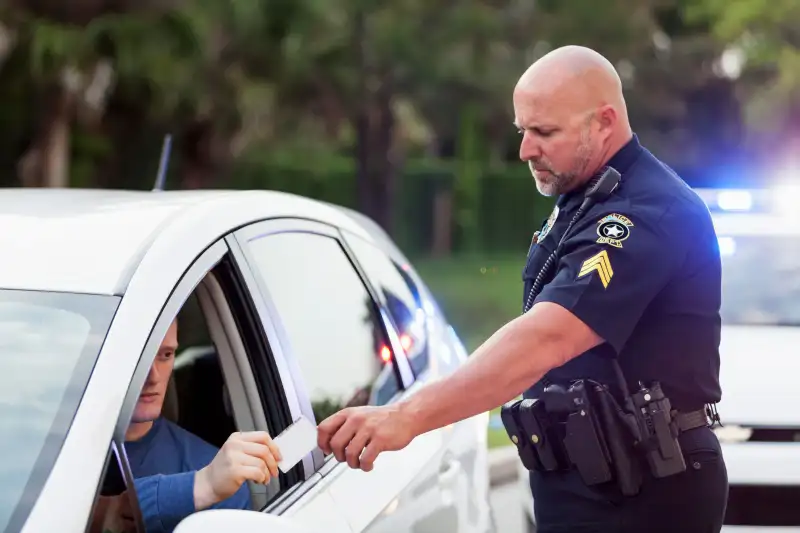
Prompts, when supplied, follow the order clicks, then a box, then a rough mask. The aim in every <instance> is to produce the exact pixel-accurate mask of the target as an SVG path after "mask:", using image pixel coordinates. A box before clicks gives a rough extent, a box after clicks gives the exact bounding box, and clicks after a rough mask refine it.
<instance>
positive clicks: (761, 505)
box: [518, 187, 800, 533]
mask: <svg viewBox="0 0 800 533" xmlns="http://www.w3.org/2000/svg"><path fill="white" fill-rule="evenodd" d="M697 192H698V194H700V196H701V197H702V198H703V199H704V200H705V202H706V204H707V205H708V207H709V210H710V211H711V213H712V216H713V220H714V225H715V228H716V232H717V236H718V240H719V248H720V255H721V256H722V265H723V275H722V298H723V301H722V312H721V314H722V338H721V346H720V357H721V368H720V380H721V384H722V395H723V398H722V401H721V402H720V403H719V404H718V411H719V414H720V417H721V419H722V423H723V427H718V428H717V429H716V432H717V435H718V437H719V439H720V441H721V444H722V448H723V454H724V457H725V462H726V465H727V468H728V478H729V484H730V495H729V502H728V510H727V514H726V517H725V526H724V528H723V531H725V532H731V533H733V532H746V531H752V532H756V531H758V532H765V533H766V532H776V533H777V532H782V531H800V506H799V505H798V502H800V386H798V383H799V382H798V377H800V360H798V353H799V352H800V210H798V209H797V207H796V205H795V204H796V200H795V199H796V198H797V197H798V196H797V195H798V193H799V192H800V188H795V187H783V188H781V187H778V188H775V189H759V190H746V189H739V190H722V189H697ZM687 238H691V236H687ZM518 473H519V477H518V483H519V494H520V495H521V496H522V498H521V503H522V506H523V509H524V516H525V522H526V524H527V526H528V530H529V531H535V525H534V517H533V507H532V503H531V501H532V500H531V492H530V486H529V484H528V472H527V471H526V470H524V469H523V468H522V466H521V464H520V465H519V467H518Z"/></svg>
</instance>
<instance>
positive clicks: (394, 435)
mask: <svg viewBox="0 0 800 533" xmlns="http://www.w3.org/2000/svg"><path fill="white" fill-rule="evenodd" d="M406 417H407V415H406V414H404V413H403V412H401V411H400V410H399V409H397V408H396V407H395V406H388V405H387V406H383V407H349V408H347V409H343V410H341V411H339V412H338V413H336V414H334V415H332V416H329V417H328V418H326V419H325V420H323V421H322V423H321V424H320V425H319V426H318V428H317V444H318V445H319V447H320V449H321V450H322V451H323V452H325V454H330V453H333V455H334V456H335V457H336V459H337V460H338V461H339V462H345V461H347V464H348V465H349V466H350V468H360V469H361V470H363V471H364V472H369V471H370V470H372V467H373V465H374V463H375V459H376V458H377V457H378V455H379V454H380V453H381V452H386V451H395V450H402V449H403V448H405V447H406V446H408V444H409V443H410V442H411V440H412V439H413V438H414V437H415V436H416V435H415V434H414V429H413V427H414V425H413V423H412V422H413V421H411V420H405V418H406ZM362 452H363V454H362Z"/></svg>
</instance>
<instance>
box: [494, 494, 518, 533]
mask: <svg viewBox="0 0 800 533" xmlns="http://www.w3.org/2000/svg"><path fill="white" fill-rule="evenodd" d="M517 487H518V485H517V483H516V482H514V483H508V484H506V485H501V486H499V487H496V488H495V489H493V490H492V492H491V495H490V503H491V505H492V509H493V510H494V517H495V520H496V521H497V531H498V533H526V532H525V527H524V525H525V522H524V518H523V514H522V513H523V510H522V506H521V504H520V500H521V498H520V495H519V489H518V488H517Z"/></svg>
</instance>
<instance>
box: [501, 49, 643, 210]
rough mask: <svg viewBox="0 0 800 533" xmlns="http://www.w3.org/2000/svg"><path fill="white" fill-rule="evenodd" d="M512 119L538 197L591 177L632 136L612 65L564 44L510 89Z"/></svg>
mask: <svg viewBox="0 0 800 533" xmlns="http://www.w3.org/2000/svg"><path fill="white" fill-rule="evenodd" d="M514 113H515V119H516V120H515V121H516V124H517V126H518V127H519V129H520V130H521V132H522V133H523V140H522V144H521V146H520V159H522V160H523V161H526V162H528V164H529V166H530V167H531V171H532V173H533V176H534V179H535V180H536V184H537V187H538V189H539V191H540V192H541V193H542V194H545V195H548V196H550V195H553V194H563V193H565V192H568V191H570V190H572V189H574V188H575V187H578V186H580V185H581V184H583V183H585V182H586V181H587V180H588V179H590V178H591V177H592V176H593V175H594V174H595V173H596V172H597V171H598V170H599V169H600V168H601V167H602V166H603V165H604V164H605V163H606V162H607V161H608V159H609V158H610V157H611V156H612V155H613V154H614V153H615V152H616V151H617V150H619V148H621V147H622V146H623V145H624V144H625V143H626V142H627V141H628V140H629V139H630V137H631V135H632V133H631V128H630V124H629V122H628V114H627V110H626V107H625V99H624V97H623V93H622V82H621V81H620V79H619V76H618V74H617V72H616V70H615V69H614V66H613V65H612V64H611V63H610V62H609V61H608V60H607V59H606V58H605V57H603V56H602V55H600V54H598V53H597V52H595V51H594V50H591V49H589V48H585V47H582V46H565V47H563V48H558V49H556V50H553V51H552V52H550V53H548V54H547V55H545V56H544V57H542V58H541V59H539V60H538V61H536V62H535V63H534V64H533V65H531V66H530V67H529V68H528V69H527V70H526V71H525V73H524V74H523V75H522V76H521V77H520V79H519V82H518V83H517V86H516V87H515V89H514Z"/></svg>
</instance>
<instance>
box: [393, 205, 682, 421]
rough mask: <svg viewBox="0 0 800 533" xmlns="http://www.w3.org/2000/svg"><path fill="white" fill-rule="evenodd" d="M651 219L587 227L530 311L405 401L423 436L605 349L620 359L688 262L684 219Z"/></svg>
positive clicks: (618, 218)
mask: <svg viewBox="0 0 800 533" xmlns="http://www.w3.org/2000/svg"><path fill="white" fill-rule="evenodd" d="M646 215H647V213H645V216H643V217H642V218H641V219H639V218H637V217H635V216H632V215H630V214H628V215H624V214H620V213H606V214H602V215H600V216H596V217H592V218H589V217H587V219H585V221H581V223H580V224H579V225H578V227H577V228H576V229H577V231H576V232H575V234H574V236H572V237H569V238H568V239H567V241H565V243H564V249H563V250H564V253H563V254H562V256H561V257H560V259H559V262H558V265H557V268H556V272H557V274H556V276H555V278H554V279H553V280H552V281H550V282H549V283H548V284H547V285H546V286H545V288H544V290H543V291H542V292H541V294H540V295H539V296H538V297H537V298H536V303H535V304H534V306H533V307H532V309H531V310H530V311H528V313H526V314H524V315H522V316H520V317H518V318H516V319H514V320H512V321H511V322H509V323H508V324H506V325H505V326H503V327H502V328H501V329H500V330H498V331H497V332H496V333H495V334H494V335H492V336H491V338H489V340H487V341H486V342H485V343H484V344H483V345H481V347H480V348H478V349H477V350H476V351H475V353H474V354H473V355H472V356H471V357H470V358H469V360H468V362H467V364H466V365H464V367H463V368H461V369H459V370H458V371H457V372H455V373H453V374H452V375H451V376H449V377H448V378H446V379H444V380H442V381H440V382H439V383H436V384H434V385H432V386H430V387H425V388H424V389H423V390H421V391H419V393H418V394H415V395H413V396H412V397H410V398H409V399H408V400H407V401H406V402H403V403H402V404H401V405H402V407H401V408H402V409H403V410H408V411H409V412H410V414H411V416H410V417H409V418H411V419H414V420H415V423H418V424H419V428H417V434H419V433H425V432H427V431H430V430H433V429H436V428H439V427H443V426H446V425H448V424H452V423H455V422H457V421H459V420H462V419H464V418H468V417H471V416H474V415H477V414H479V413H482V412H486V411H488V410H490V409H493V408H495V407H497V406H499V405H502V404H504V403H505V402H507V401H509V400H511V399H513V398H515V397H517V396H519V395H520V394H521V393H522V392H523V391H524V390H526V389H527V388H528V387H530V386H531V385H532V384H534V383H536V382H537V381H539V380H540V379H541V378H542V377H543V376H544V374H546V373H547V372H548V371H549V370H551V369H553V368H555V367H558V366H561V365H563V364H564V363H565V362H567V361H569V360H570V359H572V358H573V357H577V356H578V355H580V354H582V353H584V352H586V351H587V350H589V349H591V348H593V347H595V346H597V345H599V344H602V343H608V345H610V346H611V347H612V348H613V349H614V350H615V351H617V352H619V351H620V350H621V348H622V346H623V345H624V344H625V342H626V341H627V339H628V336H629V335H630V333H631V332H632V331H633V328H634V326H635V324H636V322H637V321H638V320H639V318H640V317H641V315H642V313H643V312H644V310H645V309H646V308H647V306H648V305H649V304H650V302H651V301H652V300H653V298H654V297H655V296H656V295H657V294H658V293H659V292H660V291H661V289H662V288H663V287H664V286H665V285H666V284H667V283H669V282H670V281H671V280H672V279H673V277H674V275H675V272H676V271H677V269H678V265H680V264H681V263H682V262H683V261H684V259H685V257H686V247H685V245H684V243H685V241H686V238H685V237H683V236H682V235H681V234H682V232H681V231H680V228H681V226H685V224H686V221H685V220H673V219H674V218H676V217H675V216H673V215H671V214H670V213H669V210H667V211H662V212H661V213H659V214H651V216H646ZM603 235H605V237H604V236H603ZM467 396H468V398H469V399H468V400H466V399H465V398H466V397H467Z"/></svg>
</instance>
